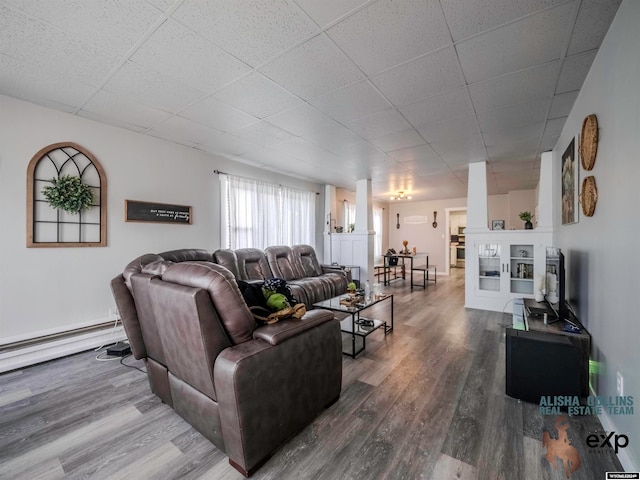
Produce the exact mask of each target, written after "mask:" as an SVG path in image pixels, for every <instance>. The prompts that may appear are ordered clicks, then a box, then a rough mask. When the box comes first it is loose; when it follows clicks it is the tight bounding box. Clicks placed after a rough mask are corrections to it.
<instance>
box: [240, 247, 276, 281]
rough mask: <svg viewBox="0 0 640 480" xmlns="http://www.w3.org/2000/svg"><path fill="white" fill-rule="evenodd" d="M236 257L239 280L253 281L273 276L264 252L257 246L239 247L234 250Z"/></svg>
mask: <svg viewBox="0 0 640 480" xmlns="http://www.w3.org/2000/svg"><path fill="white" fill-rule="evenodd" d="M236 257H237V258H238V274H239V278H240V280H245V281H255V280H267V279H268V278H273V273H272V272H271V269H270V268H269V262H268V261H267V257H266V256H265V254H264V252H263V251H262V250H260V249H257V248H240V249H238V250H236Z"/></svg>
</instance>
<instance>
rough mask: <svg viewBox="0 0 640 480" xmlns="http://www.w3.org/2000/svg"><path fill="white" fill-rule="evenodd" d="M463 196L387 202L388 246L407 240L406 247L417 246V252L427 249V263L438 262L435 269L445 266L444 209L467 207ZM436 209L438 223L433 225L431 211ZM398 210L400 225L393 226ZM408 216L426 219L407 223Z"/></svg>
mask: <svg viewBox="0 0 640 480" xmlns="http://www.w3.org/2000/svg"><path fill="white" fill-rule="evenodd" d="M466 206H467V200H466V198H451V199H446V200H431V201H423V202H406V203H405V202H402V201H398V202H390V203H389V221H388V225H389V248H393V249H395V250H396V251H400V250H401V249H402V241H403V240H407V241H408V242H409V248H411V247H413V246H414V245H415V246H416V248H417V250H418V251H419V252H428V253H429V264H431V265H437V266H438V267H439V268H438V270H439V271H441V272H444V271H445V269H446V265H447V262H446V258H445V257H446V252H445V249H448V248H449V240H450V237H449V234H448V232H447V230H446V225H445V219H446V215H445V209H446V208H459V207H462V208H464V207H466ZM434 211H436V212H438V217H437V221H438V226H437V228H433V226H432V225H431V224H432V222H433V212H434ZM398 213H399V214H400V228H399V229H398V228H396V223H397V222H396V218H397V217H396V214H398ZM409 216H426V217H428V221H427V223H420V224H407V223H404V222H405V218H407V217H409Z"/></svg>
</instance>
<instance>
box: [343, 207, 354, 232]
mask: <svg viewBox="0 0 640 480" xmlns="http://www.w3.org/2000/svg"><path fill="white" fill-rule="evenodd" d="M343 206H344V231H345V232H348V231H349V225H351V224H354V225H355V223H356V205H355V203H350V202H349V201H348V200H345V201H344V204H343Z"/></svg>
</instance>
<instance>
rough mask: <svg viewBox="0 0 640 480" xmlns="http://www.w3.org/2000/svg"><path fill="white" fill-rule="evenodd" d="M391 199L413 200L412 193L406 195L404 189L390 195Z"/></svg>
mask: <svg viewBox="0 0 640 480" xmlns="http://www.w3.org/2000/svg"><path fill="white" fill-rule="evenodd" d="M389 200H411V195H405V194H404V192H403V191H400V192H398V193H397V194H396V195H393V196H391V197H389Z"/></svg>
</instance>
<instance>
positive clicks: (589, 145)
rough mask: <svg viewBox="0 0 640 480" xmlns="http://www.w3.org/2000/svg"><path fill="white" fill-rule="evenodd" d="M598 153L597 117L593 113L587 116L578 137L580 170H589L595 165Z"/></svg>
mask: <svg viewBox="0 0 640 480" xmlns="http://www.w3.org/2000/svg"><path fill="white" fill-rule="evenodd" d="M597 153H598V117H596V115H595V114H594V113H592V114H591V115H587V117H585V119H584V121H583V122H582V134H581V135H580V162H581V163H582V168H584V169H585V170H591V169H592V168H593V165H594V164H595V163H596V155H597Z"/></svg>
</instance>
